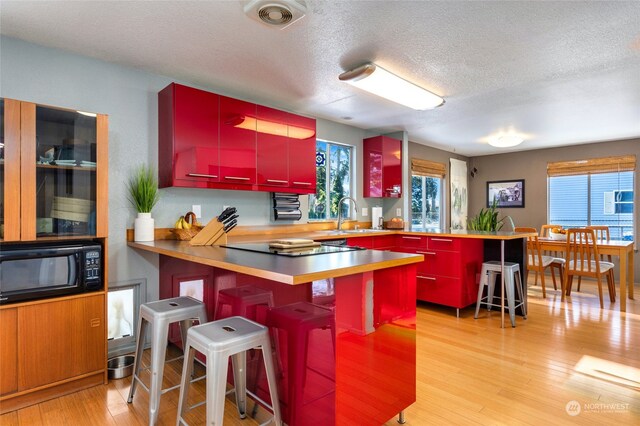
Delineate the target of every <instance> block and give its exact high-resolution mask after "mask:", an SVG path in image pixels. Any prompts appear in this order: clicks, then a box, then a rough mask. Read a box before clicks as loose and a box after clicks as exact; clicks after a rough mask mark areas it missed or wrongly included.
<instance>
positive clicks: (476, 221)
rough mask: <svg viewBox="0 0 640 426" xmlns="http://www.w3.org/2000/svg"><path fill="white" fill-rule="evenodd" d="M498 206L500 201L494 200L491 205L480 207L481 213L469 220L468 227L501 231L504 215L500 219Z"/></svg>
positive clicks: (472, 229)
mask: <svg viewBox="0 0 640 426" xmlns="http://www.w3.org/2000/svg"><path fill="white" fill-rule="evenodd" d="M497 207H498V201H497V200H493V204H491V207H489V208H488V209H485V208H482V209H480V213H478V214H477V215H475V216H474V217H472V218H471V219H469V220H468V221H467V229H469V230H470V231H499V230H500V229H501V228H502V226H503V225H504V217H503V218H500V219H498V211H497ZM509 219H511V218H509ZM512 223H513V222H512Z"/></svg>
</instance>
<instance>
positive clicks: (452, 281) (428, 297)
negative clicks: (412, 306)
mask: <svg viewBox="0 0 640 426" xmlns="http://www.w3.org/2000/svg"><path fill="white" fill-rule="evenodd" d="M462 287H463V283H462V282H461V280H460V279H458V278H447V277H438V276H433V277H419V278H418V282H417V297H418V299H420V300H424V301H427V302H432V303H438V304H440V305H446V306H453V307H456V308H462V307H464V306H467V305H469V303H466V304H463V302H462ZM461 305H462V306H461Z"/></svg>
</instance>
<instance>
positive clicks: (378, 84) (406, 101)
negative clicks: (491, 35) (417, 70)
mask: <svg viewBox="0 0 640 426" xmlns="http://www.w3.org/2000/svg"><path fill="white" fill-rule="evenodd" d="M339 78H340V80H341V81H345V82H347V83H349V84H351V85H353V86H355V87H358V88H360V89H362V90H366V91H367V92H370V93H373V94H374V95H378V96H380V97H383V98H385V99H388V100H390V101H393V102H396V103H399V104H401V105H404V106H408V107H409V108H413V109H416V110H425V109H433V108H436V107H439V106H440V105H442V104H444V99H443V98H441V97H440V96H438V95H434V94H433V93H431V92H429V91H428V90H425V89H423V88H422V87H419V86H416V85H415V84H413V83H410V82H408V81H407V80H405V79H403V78H400V77H398V76H397V75H395V74H392V73H390V72H389V71H387V70H385V69H384V68H382V67H380V66H379V65H376V64H373V63H367V64H364V65H362V66H360V67H358V68H356V69H353V70H351V71H347V72H344V73H342V74H340V77H339Z"/></svg>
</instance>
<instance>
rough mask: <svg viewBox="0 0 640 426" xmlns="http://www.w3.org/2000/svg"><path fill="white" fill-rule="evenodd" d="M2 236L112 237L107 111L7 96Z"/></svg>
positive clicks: (0, 176)
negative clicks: (109, 231)
mask: <svg viewBox="0 0 640 426" xmlns="http://www.w3.org/2000/svg"><path fill="white" fill-rule="evenodd" d="M2 106H3V107H2V120H1V121H2V123H3V130H2V132H3V135H4V139H5V146H4V147H3V149H0V153H1V156H0V180H1V182H0V187H2V197H1V198H2V199H3V202H2V206H1V207H0V225H2V226H1V228H0V229H1V231H0V238H2V239H3V240H4V241H7V242H8V241H33V240H36V239H41V238H46V239H52V238H57V237H72V238H87V237H107V229H108V223H107V222H108V207H107V206H108V203H107V197H108V193H107V192H108V191H107V185H108V178H107V175H108V165H107V157H108V145H107V144H108V142H107V139H108V118H107V116H106V115H102V114H89V115H87V114H88V113H81V112H78V111H75V110H69V109H63V108H54V107H49V106H42V105H36V104H33V103H30V102H21V101H16V100H11V99H4V100H3V102H2Z"/></svg>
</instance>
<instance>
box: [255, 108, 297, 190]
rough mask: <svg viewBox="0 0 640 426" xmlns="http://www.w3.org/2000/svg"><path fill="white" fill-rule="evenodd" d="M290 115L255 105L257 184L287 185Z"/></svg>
mask: <svg viewBox="0 0 640 426" xmlns="http://www.w3.org/2000/svg"><path fill="white" fill-rule="evenodd" d="M290 115H291V114H289V113H288V112H285V111H278V110H277V109H273V108H269V107H265V106H262V105H258V107H257V117H258V119H257V125H256V130H257V152H258V185H268V186H279V187H287V186H289V183H290V182H289V155H288V153H289V136H288V121H289V116H290ZM275 190H276V189H274V191H275Z"/></svg>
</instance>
